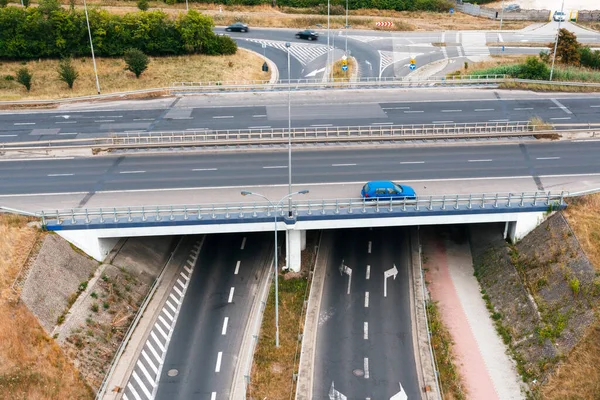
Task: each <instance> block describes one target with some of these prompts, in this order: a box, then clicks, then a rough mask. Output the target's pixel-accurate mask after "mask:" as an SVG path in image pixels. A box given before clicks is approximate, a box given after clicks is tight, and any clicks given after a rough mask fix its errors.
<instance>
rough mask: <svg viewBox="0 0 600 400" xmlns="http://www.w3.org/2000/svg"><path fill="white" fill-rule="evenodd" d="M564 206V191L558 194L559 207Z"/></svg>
mask: <svg viewBox="0 0 600 400" xmlns="http://www.w3.org/2000/svg"><path fill="white" fill-rule="evenodd" d="M564 204H565V192H564V190H563V191H562V192H560V205H561V206H562V205H564Z"/></svg>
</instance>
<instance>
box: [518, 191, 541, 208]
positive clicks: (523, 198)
mask: <svg viewBox="0 0 600 400" xmlns="http://www.w3.org/2000/svg"><path fill="white" fill-rule="evenodd" d="M536 193H537V192H536ZM524 203H525V192H521V203H520V204H519V207H523V204H524Z"/></svg>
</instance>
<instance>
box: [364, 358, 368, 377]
mask: <svg viewBox="0 0 600 400" xmlns="http://www.w3.org/2000/svg"><path fill="white" fill-rule="evenodd" d="M364 364H365V379H369V359H368V358H367V357H365V363H364Z"/></svg>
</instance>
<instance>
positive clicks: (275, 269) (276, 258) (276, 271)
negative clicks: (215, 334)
mask: <svg viewBox="0 0 600 400" xmlns="http://www.w3.org/2000/svg"><path fill="white" fill-rule="evenodd" d="M306 193H308V190H300V191H298V192H294V193H288V194H286V195H285V196H283V197H282V198H281V199H280V200H279V201H278V202H277V204H276V205H275V204H273V202H272V201H271V200H269V198H268V197H266V196H264V195H262V194H260V193H254V192H249V191H247V190H242V196H248V195H253V196H258V197H262V198H263V199H265V200H266V201H268V202H269V205H270V206H271V207H273V216H274V219H273V220H274V222H275V249H274V253H275V255H274V260H273V263H274V265H273V273H274V274H275V347H279V255H278V254H277V253H278V252H277V207H279V206H281V203H282V202H283V201H284V200H285V199H287V198H290V199H291V198H292V196H294V195H297V194H306ZM288 264H289V260H288ZM288 267H289V265H288Z"/></svg>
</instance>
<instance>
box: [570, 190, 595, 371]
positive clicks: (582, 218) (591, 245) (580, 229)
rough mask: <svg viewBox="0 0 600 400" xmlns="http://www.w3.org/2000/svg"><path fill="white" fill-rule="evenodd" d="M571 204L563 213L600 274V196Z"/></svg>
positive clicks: (589, 197) (590, 196) (576, 199)
mask: <svg viewBox="0 0 600 400" xmlns="http://www.w3.org/2000/svg"><path fill="white" fill-rule="evenodd" d="M569 203H570V204H569V207H567V208H566V209H565V211H563V213H564V215H565V217H566V218H567V221H568V222H569V225H570V226H571V228H572V229H573V231H574V232H575V236H576V237H577V239H578V240H579V243H580V244H581V247H583V250H584V251H585V253H586V255H587V257H588V259H589V260H590V262H591V263H592V264H593V265H594V268H595V269H596V271H598V273H600V194H592V195H589V196H583V197H576V198H573V199H572V200H571V201H570V202H569ZM599 365H600V364H599Z"/></svg>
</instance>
